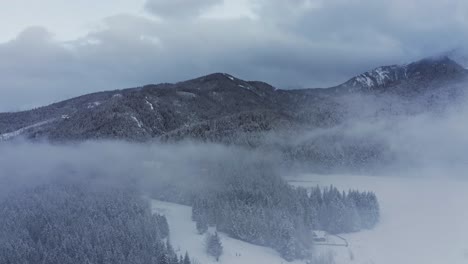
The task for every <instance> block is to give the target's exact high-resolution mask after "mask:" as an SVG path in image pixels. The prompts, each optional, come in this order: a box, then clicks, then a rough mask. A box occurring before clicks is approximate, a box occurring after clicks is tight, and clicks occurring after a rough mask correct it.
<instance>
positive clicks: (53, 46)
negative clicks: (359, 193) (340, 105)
mask: <svg viewBox="0 0 468 264" xmlns="http://www.w3.org/2000/svg"><path fill="white" fill-rule="evenodd" d="M231 2H232V0H226V1H224V2H223V1H220V0H203V1H191V0H190V1H188V0H186V1H180V0H177V1H168V0H148V1H147V2H146V4H145V5H144V6H143V7H142V8H145V10H146V13H141V14H114V15H111V16H107V17H106V18H103V20H102V21H101V22H100V26H99V27H96V28H95V29H94V30H92V31H90V32H89V33H87V34H86V35H84V36H81V37H78V38H76V39H75V40H73V41H68V42H62V41H58V40H56V39H54V37H53V29H46V28H41V27H32V28H27V29H25V30H24V31H23V32H21V33H19V34H18V36H17V37H16V38H15V39H12V40H10V41H8V42H4V43H0V58H1V60H0V93H1V95H2V96H0V111H8V110H19V109H26V108H30V107H33V106H39V105H43V104H47V103H51V102H53V101H57V100H60V99H65V98H68V97H71V96H76V95H80V94H83V93H88V92H92V91H99V90H109V89H116V88H125V87H132V86H138V85H142V84H147V83H159V82H175V81H180V80H184V79H189V78H192V77H197V76H199V75H203V74H208V73H211V72H229V73H231V74H233V75H236V76H238V77H240V78H245V79H256V80H263V81H267V82H269V83H271V84H273V85H276V86H278V87H281V88H290V87H325V86H331V85H335V84H338V83H340V82H343V81H345V80H347V79H348V78H350V77H352V76H353V75H355V74H358V73H361V72H363V71H366V70H368V69H370V68H373V67H377V66H379V65H383V64H393V63H404V62H408V61H412V60H415V59H418V58H420V57H424V56H429V55H433V54H437V53H440V52H445V51H447V50H451V49H454V48H457V47H460V46H466V45H467V44H468V32H467V30H466V28H468V3H467V2H466V1H464V0H447V1H436V0H430V1H422V0H412V1H403V0H395V1H383V0H378V1H375V0H327V1H321V0H294V1H280V0H269V1H267V0H246V1H243V2H242V3H243V6H242V8H239V10H237V9H236V8H232V9H229V8H228V7H230V6H232V3H231ZM7 5H8V4H7ZM223 8H224V9H223ZM45 10H46V9H44V12H45ZM213 10H215V11H216V10H224V11H226V12H227V13H226V15H225V17H223V16H221V17H219V16H213V12H215V11H213ZM246 10H249V12H246ZM245 13H248V14H251V15H243V14H245ZM207 14H211V16H210V15H207ZM228 14H229V15H228ZM236 14H237V15H236Z"/></svg>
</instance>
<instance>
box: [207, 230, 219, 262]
mask: <svg viewBox="0 0 468 264" xmlns="http://www.w3.org/2000/svg"><path fill="white" fill-rule="evenodd" d="M206 240H207V241H206V251H207V253H208V254H209V255H211V256H213V257H215V259H216V261H219V257H220V256H221V255H222V254H223V246H222V244H221V239H220V238H219V235H218V232H215V234H214V235H211V234H208V236H207V239H206Z"/></svg>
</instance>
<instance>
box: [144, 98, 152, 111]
mask: <svg viewBox="0 0 468 264" xmlns="http://www.w3.org/2000/svg"><path fill="white" fill-rule="evenodd" d="M145 102H146V104H147V105H148V106H149V107H150V109H151V111H153V110H154V106H153V104H152V103H150V102H149V101H148V100H145Z"/></svg>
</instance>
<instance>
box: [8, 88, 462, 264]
mask: <svg viewBox="0 0 468 264" xmlns="http://www.w3.org/2000/svg"><path fill="white" fill-rule="evenodd" d="M444 98H446V99H447V100H451V98H450V96H447V97H444ZM346 100H347V101H346V102H347V103H348V104H349V105H348V106H347V109H348V110H349V111H347V112H346V111H345V112H343V115H344V116H343V119H346V120H347V121H346V122H341V123H339V124H338V125H333V126H329V127H322V128H318V129H313V130H306V129H299V130H297V131H290V132H289V133H282V132H271V133H267V134H265V135H263V136H262V137H261V139H260V140H262V141H263V143H264V144H261V146H260V147H258V148H252V147H245V146H244V147H242V146H234V145H232V144H219V143H218V144H217V143H207V142H200V141H181V142H166V143H162V142H152V143H131V142H122V141H87V142H81V143H76V142H74V143H66V144H58V143H49V142H35V143H32V142H29V141H25V140H16V141H10V142H2V143H0V210H1V212H2V214H0V222H3V223H4V227H5V228H4V232H8V234H9V235H7V236H0V247H1V249H0V252H1V253H0V254H2V256H1V257H4V258H8V259H9V262H5V263H15V261H14V260H19V259H21V254H19V252H23V251H24V250H29V249H30V250H29V252H32V253H31V254H30V255H27V258H28V260H27V261H30V262H27V261H26V263H33V262H34V261H36V262H37V261H38V260H44V259H45V258H46V257H45V256H44V255H41V254H40V252H42V251H41V250H43V252H47V250H50V251H51V252H52V251H57V250H58V248H57V247H58V244H54V243H55V242H51V240H48V238H47V236H46V235H45V234H46V233H44V232H46V231H47V229H45V227H47V226H50V225H52V226H54V225H56V224H57V223H58V222H61V221H63V220H64V219H68V220H66V221H68V222H69V223H70V224H71V225H72V226H74V227H70V228H69V229H67V230H65V232H63V234H77V233H79V232H78V231H77V230H82V228H83V226H86V224H89V225H93V223H92V222H91V223H82V222H76V223H75V222H73V221H71V220H70V219H69V218H67V217H69V216H70V215H68V213H69V212H68V211H66V210H62V209H63V208H65V207H66V206H65V203H66V204H68V205H71V206H72V207H80V208H82V210H83V211H82V215H86V214H88V213H90V211H89V210H99V211H104V212H106V210H108V209H106V208H107V206H109V205H115V206H116V208H118V209H117V211H118V212H119V213H117V214H106V213H103V215H102V216H101V218H100V219H101V220H102V222H96V223H97V224H98V223H101V224H102V225H104V224H103V223H109V224H110V225H111V226H113V224H112V223H113V221H117V222H119V221H120V222H121V221H130V222H132V223H139V224H143V225H144V226H145V228H148V230H149V231H148V232H144V233H145V234H151V235H150V236H145V235H144V234H143V233H139V231H138V232H137V231H135V230H124V231H122V232H124V233H125V234H124V235H123V236H127V235H128V237H132V239H136V237H138V238H139V239H138V241H140V239H141V241H143V242H141V243H148V244H145V245H144V246H143V248H146V249H148V250H147V251H145V253H141V252H140V253H139V254H138V255H139V256H143V257H142V259H138V258H136V257H135V255H134V254H135V252H133V253H130V252H127V253H128V254H124V255H120V254H114V255H112V256H111V257H109V258H107V259H106V260H105V261H104V260H102V256H101V255H100V254H101V253H99V252H98V253H96V252H94V253H93V254H94V255H93V254H91V252H90V251H87V248H88V245H87V244H86V242H83V240H76V241H75V240H70V241H72V242H70V243H71V244H69V246H68V249H66V250H65V249H64V248H60V250H59V252H61V255H60V254H59V255H57V256H56V258H55V260H54V261H56V262H53V261H52V260H50V261H49V263H76V262H73V261H75V260H76V259H78V258H76V257H77V256H78V255H79V256H80V258H79V259H81V260H84V259H86V258H88V259H92V258H101V260H102V263H126V261H127V263H128V261H130V259H134V261H133V260H132V262H131V263H139V262H138V261H140V262H141V263H146V262H144V261H147V260H148V259H151V261H153V263H166V262H164V261H172V262H167V263H174V264H175V263H178V262H176V258H177V261H180V258H179V256H176V254H175V253H174V252H173V249H171V246H170V244H169V243H161V241H162V240H163V239H164V238H166V237H170V234H167V235H164V232H165V231H161V230H160V228H159V227H158V226H164V221H165V220H161V219H160V218H157V217H156V219H154V218H152V216H151V210H150V208H149V206H148V201H147V200H145V199H143V198H142V197H147V198H153V199H160V200H164V201H171V202H177V203H181V204H186V205H190V206H193V212H192V213H193V214H192V218H193V220H194V221H196V222H197V227H198V228H199V232H200V233H203V232H205V230H206V227H207V226H216V227H217V229H218V230H220V231H222V232H225V233H227V234H229V235H230V236H232V237H234V238H238V239H241V240H244V241H247V242H251V243H254V244H258V245H264V246H269V247H272V248H274V249H275V250H277V251H278V252H279V253H280V254H281V256H282V257H283V258H285V259H287V260H293V259H295V258H304V257H311V255H313V252H311V251H310V250H309V249H310V248H308V246H309V245H311V244H312V243H313V242H312V241H311V237H310V236H307V232H308V231H310V230H312V229H322V230H327V231H328V232H330V233H343V232H354V231H359V230H362V229H367V228H372V227H374V226H375V225H376V224H377V223H378V221H379V215H380V208H379V204H378V193H377V194H374V193H372V192H371V191H372V190H351V191H348V190H337V189H336V188H334V187H333V186H331V187H329V188H327V189H321V188H316V189H314V190H312V191H311V190H305V189H300V188H293V187H291V186H290V185H288V184H287V182H286V181H285V180H284V179H283V178H282V176H285V175H287V176H292V175H294V174H297V173H300V172H304V171H305V172H317V171H319V172H326V173H334V172H353V173H372V174H376V175H378V174H386V175H406V176H432V177H451V176H455V175H462V174H461V173H460V172H463V171H465V170H466V168H467V166H468V158H466V157H467V156H466V149H468V148H467V147H468V140H467V139H466V135H467V133H468V125H466V117H467V116H468V107H467V104H464V102H466V100H465V99H464V97H462V98H458V100H456V101H453V104H448V106H444V107H434V108H432V110H431V111H421V110H420V107H421V105H422V103H421V104H415V105H414V106H413V105H411V103H414V102H406V103H408V104H410V105H411V107H409V108H408V107H402V104H405V102H400V101H398V100H395V98H393V97H391V96H390V97H387V96H385V97H382V98H379V97H375V96H372V97H367V96H357V97H352V96H351V97H348V98H347V99H346ZM435 101H438V100H435ZM422 102H423V103H427V102H428V101H427V100H423V101H422ZM359 105H365V107H363V108H360V107H358V106H359ZM389 106H391V108H390V109H392V110H395V111H396V110H401V111H404V113H398V114H394V113H390V114H389V112H388V111H382V112H380V111H378V110H379V109H381V108H387V107H389ZM359 109H363V110H362V111H359ZM342 191H345V192H342ZM68 192H70V193H68ZM83 196H87V197H89V199H84V200H80V198H82V197H83ZM93 199H95V200H93ZM106 199H107V201H109V200H116V201H120V202H118V203H115V204H112V203H103V204H102V202H103V201H106ZM54 201H65V203H61V202H54ZM133 205H136V206H137V207H138V208H141V209H138V210H136V211H132V210H133V209H132V210H127V209H128V208H131V207H132V206H133ZM94 206H97V207H94ZM21 208H23V209H25V208H26V209H27V210H23V209H21ZM34 208H39V209H38V210H33V209H34ZM101 209H102V210H101ZM57 210H62V213H63V214H56V212H57ZM127 211H130V212H133V213H134V214H133V213H131V214H128V213H125V212H127ZM75 213H76V212H75ZM72 215H73V214H72ZM41 217H42V219H48V221H50V222H47V221H45V222H43V223H44V224H43V225H36V224H34V223H36V221H35V219H41ZM14 219H20V220H19V221H18V222H16V223H15V221H14ZM101 220H100V221H101ZM130 222H129V223H130ZM152 225H154V226H156V227H158V228H156V229H154V226H153V227H151V226H152ZM169 225H170V223H169ZM56 227H57V229H63V228H64V227H63V226H60V225H58V224H57V225H56ZM114 227H115V228H117V229H119V230H122V229H121V228H118V227H117V226H114ZM75 228H76V229H75ZM87 228H89V229H90V230H92V229H93V228H98V225H97V226H88V227H87ZM152 228H153V229H152ZM110 232H113V231H110ZM19 234H21V237H19ZM104 237H105V236H104ZM17 238H18V239H20V240H21V241H23V242H21V243H23V244H22V245H24V247H23V248H20V247H12V246H11V245H15V243H17V240H15V239H17ZM55 238H57V239H58V241H62V240H63V239H65V237H64V236H62V237H61V236H56V237H55ZM11 239H13V240H11ZM67 239H68V238H67ZM87 239H90V241H95V238H93V237H92V236H90V237H87ZM107 239H111V240H112V239H115V237H114V238H113V237H108V238H106V239H105V240H107ZM46 240H47V241H48V242H47V241H46ZM15 241H16V242H15ZM67 241H68V240H67ZM73 241H74V242H73ZM78 241H81V242H83V243H84V244H80V245H82V246H80V247H78V248H80V250H81V251H73V248H76V247H75V246H76V245H78V244H76V243H78ZM124 241H125V240H124ZM134 241H135V240H134ZM81 242H80V243H81ZM47 243H48V244H47ZM74 243H75V244H74ZM93 243H94V242H93ZM149 244H152V245H156V246H154V247H149V246H148V245H149ZM115 246H116V247H119V246H122V245H118V244H115ZM12 248H13V249H12ZM150 248H152V249H151V250H150ZM154 248H157V252H155V251H152V250H153V249H154ZM46 249H47V250H46ZM140 249H141V247H140ZM9 250H10V251H9ZM67 250H69V251H67ZM104 251H105V250H104V248H103V251H102V252H104ZM5 252H7V253H5ZM34 252H35V253H34ZM62 253H63V254H62ZM189 253H190V252H189ZM80 254H81V255H80ZM96 254H97V255H96ZM170 259H172V260H170ZM31 261H33V262H31ZM106 261H107V262H106ZM119 261H120V262H119Z"/></svg>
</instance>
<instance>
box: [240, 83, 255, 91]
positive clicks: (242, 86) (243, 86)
mask: <svg viewBox="0 0 468 264" xmlns="http://www.w3.org/2000/svg"><path fill="white" fill-rule="evenodd" d="M237 86H239V87H241V88H244V89H247V90H249V91H252V87H250V86H245V85H242V84H238V85H237Z"/></svg>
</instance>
